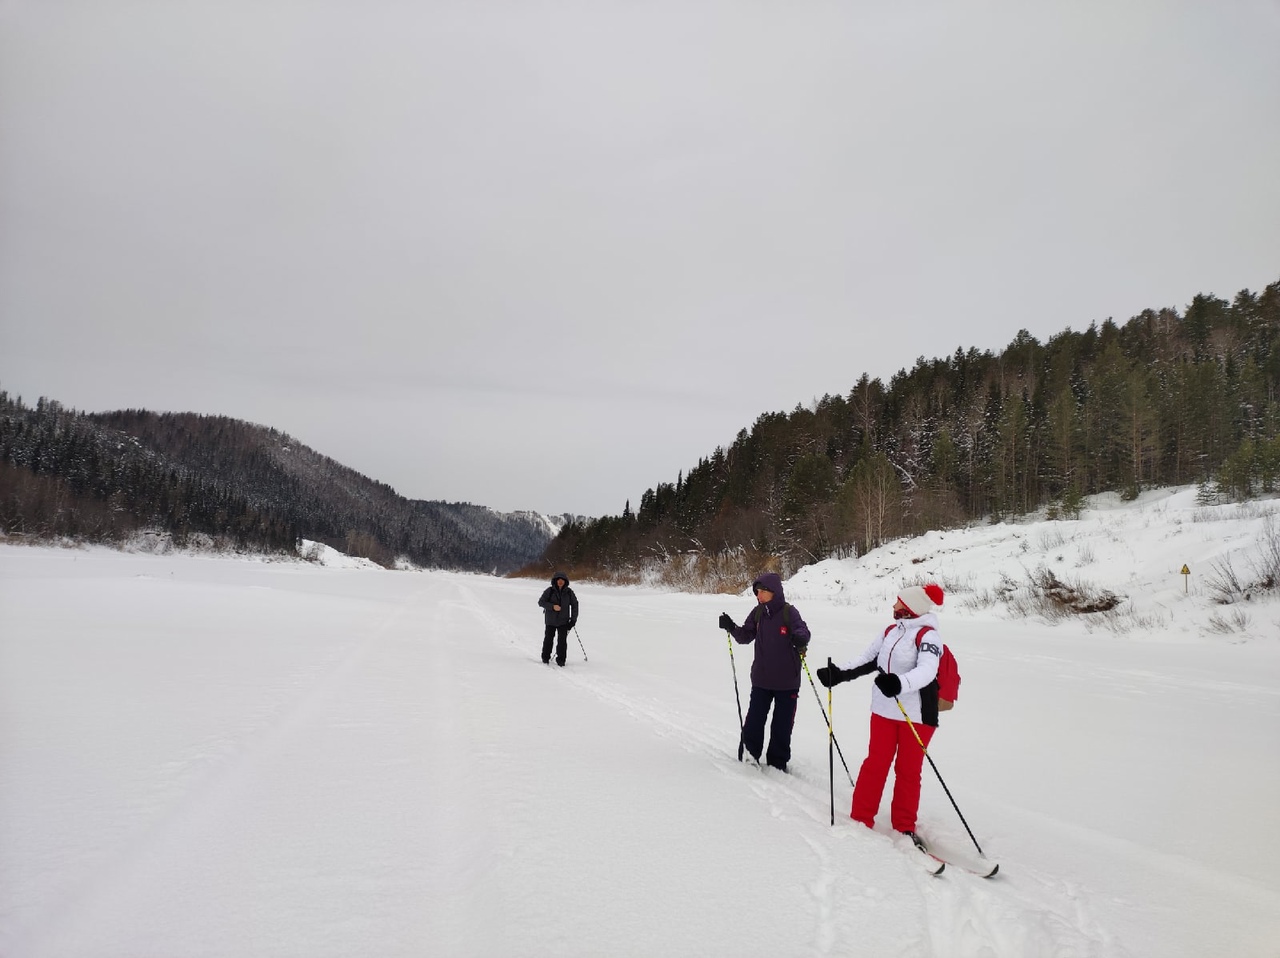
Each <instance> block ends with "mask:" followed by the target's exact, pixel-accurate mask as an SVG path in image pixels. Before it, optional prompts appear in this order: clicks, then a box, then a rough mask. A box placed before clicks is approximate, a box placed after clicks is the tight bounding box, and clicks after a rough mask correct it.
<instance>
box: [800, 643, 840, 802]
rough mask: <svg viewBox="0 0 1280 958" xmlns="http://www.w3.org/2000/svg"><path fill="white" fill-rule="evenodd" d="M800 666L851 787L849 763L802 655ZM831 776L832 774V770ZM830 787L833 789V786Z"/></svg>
mask: <svg viewBox="0 0 1280 958" xmlns="http://www.w3.org/2000/svg"><path fill="white" fill-rule="evenodd" d="M800 664H801V665H803V666H804V674H805V675H808V676H809V685H810V686H812V688H813V697H814V698H815V699H817V700H818V708H820V709H822V717H823V718H824V719H826V720H827V733H828V734H829V735H830V736H831V744H833V745H834V746H835V747H836V753H837V754H838V755H839V756H840V764H841V765H843V766H844V773H845V774H846V775H848V776H849V784H850V785H852V784H853V773H852V772H850V771H849V763H848V762H846V761H845V760H844V751H843V750H842V749H841V748H840V740H839V739H837V738H836V730H835V729H834V728H832V727H831V716H829V715H828V714H827V710H826V709H825V708H823V706H822V696H821V695H819V694H818V686H817V684H816V683H815V682H814V681H813V676H812V675H811V674H810V672H809V663H808V662H806V661H805V659H804V656H803V655H802V656H800ZM832 774H834V770H833V772H832ZM832 787H833V788H834V786H832ZM832 801H834V799H832Z"/></svg>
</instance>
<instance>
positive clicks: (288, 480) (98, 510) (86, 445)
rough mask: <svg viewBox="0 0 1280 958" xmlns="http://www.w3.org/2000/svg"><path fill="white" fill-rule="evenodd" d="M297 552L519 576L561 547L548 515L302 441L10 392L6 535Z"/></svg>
mask: <svg viewBox="0 0 1280 958" xmlns="http://www.w3.org/2000/svg"><path fill="white" fill-rule="evenodd" d="M144 530H149V531H161V532H164V533H167V534H168V535H170V536H171V537H172V538H173V540H174V541H175V542H176V543H177V544H179V545H183V544H186V543H188V542H192V541H202V540H203V541H209V542H213V543H216V544H218V545H219V546H222V547H226V548H232V549H237V550H241V551H260V552H284V553H291V554H292V553H294V552H295V551H296V547H297V543H298V541H299V540H300V539H304V538H305V539H311V540H315V541H318V542H323V543H325V544H326V545H330V546H332V547H333V548H335V549H338V550H339V551H342V552H345V553H346V554H348V555H354V556H361V557H364V558H368V559H372V560H374V561H375V562H378V563H380V564H382V565H385V566H391V565H394V564H395V563H396V562H397V560H399V559H406V560H408V561H410V562H412V563H414V564H416V565H421V566H425V567H431V568H446V569H463V570H468V571H479V572H494V571H497V572H506V571H509V570H511V569H513V568H516V567H517V566H520V565H522V564H524V563H527V562H529V561H530V560H531V559H533V558H535V557H536V556H538V555H539V554H540V553H541V552H542V549H543V547H544V546H545V545H546V543H547V541H548V540H549V539H550V538H551V529H550V527H549V526H548V525H547V523H546V522H545V521H544V520H543V518H542V517H540V516H536V515H534V514H532V513H497V512H494V511H493V510H491V509H488V508H485V507H484V506H478V505H473V504H471V503H446V502H436V501H427V500H411V499H405V498H404V497H402V496H400V495H399V494H398V493H396V491H395V490H394V489H392V488H391V487H390V486H388V485H386V484H385V483H381V482H375V481H374V480H372V479H369V478H368V477H366V476H364V475H361V474H360V473H358V472H356V471H355V470H354V469H351V468H349V467H347V466H344V465H342V464H341V463H338V462H335V461H334V460H333V459H330V458H329V457H327V456H323V455H321V454H319V453H318V452H316V451H315V450H313V449H310V448H309V447H307V446H305V445H303V444H302V443H300V442H298V441H297V440H295V439H293V438H291V437H290V436H288V435H286V434H284V433H282V432H279V431H277V430H275V429H270V428H267V427H265V426H258V425H254V424H252V423H247V422H243V421H242V420H237V419H231V418H228V417H225V416H204V415H197V414H195V413H154V412H149V411H146V410H138V409H129V410H121V411H117V412H106V413H84V412H79V411H76V410H73V409H67V408H65V407H64V406H62V405H61V404H60V403H58V402H56V401H52V400H48V399H41V400H40V401H39V402H38V403H37V404H36V406H35V407H34V408H30V407H27V406H26V405H25V404H23V402H22V401H21V399H20V398H16V397H11V396H9V395H8V394H7V393H6V392H3V391H0V533H4V534H5V535H16V536H26V537H32V538H37V539H43V538H51V537H67V538H72V539H79V540H85V541H94V542H121V541H124V540H125V539H127V538H129V537H130V536H132V535H135V534H137V533H139V532H141V531H144Z"/></svg>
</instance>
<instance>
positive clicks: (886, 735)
mask: <svg viewBox="0 0 1280 958" xmlns="http://www.w3.org/2000/svg"><path fill="white" fill-rule="evenodd" d="M915 728H916V731H917V732H918V733H920V740H921V741H922V742H924V744H925V745H928V744H929V740H930V739H931V738H933V733H934V731H935V729H934V727H933V726H931V725H921V724H920V723H919V722H917V723H916V726H915ZM895 753H896V755H897V759H896V761H895V758H894V755H895ZM890 765H892V766H893V803H892V804H891V805H890V807H889V818H890V821H891V822H892V823H893V830H894V831H897V832H914V831H915V830H916V813H917V811H919V809H920V769H921V768H922V767H923V765H924V749H922V748H921V747H920V742H917V741H916V737H915V735H913V734H912V732H911V726H909V725H907V723H906V722H904V721H898V720H895V719H887V718H885V717H884V716H883V715H876V714H875V713H874V712H873V713H872V714H871V740H870V742H869V743H868V745H867V757H866V759H865V760H864V761H863V763H862V768H860V769H859V770H858V783H857V784H856V785H854V786H853V810H852V811H851V812H850V813H849V815H850V817H851V818H853V820H854V821H856V822H862V824H864V825H866V826H867V828H871V827H872V826H873V825H874V824H875V822H876V812H877V811H879V810H880V796H881V795H883V794H884V783H885V781H886V779H888V777H889V766H890Z"/></svg>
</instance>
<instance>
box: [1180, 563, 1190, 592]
mask: <svg viewBox="0 0 1280 958" xmlns="http://www.w3.org/2000/svg"><path fill="white" fill-rule="evenodd" d="M1190 575H1191V570H1190V569H1189V568H1187V567H1186V566H1185V565H1184V566H1183V567H1182V594H1183V595H1186V594H1187V579H1188V578H1189V577H1190Z"/></svg>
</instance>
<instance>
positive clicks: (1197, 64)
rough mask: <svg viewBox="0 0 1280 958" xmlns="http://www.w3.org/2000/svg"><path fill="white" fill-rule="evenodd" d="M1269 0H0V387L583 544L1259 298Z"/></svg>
mask: <svg viewBox="0 0 1280 958" xmlns="http://www.w3.org/2000/svg"><path fill="white" fill-rule="evenodd" d="M1277 50H1280V0H1227V2H1224V3H1205V2H1202V0H1197V2H1188V3H1177V2H1134V0H1121V2H1116V0H1105V2H1088V0H1050V2H1037V3H1027V2H1025V0H991V2H963V0H948V2H936V3H930V2H908V3H903V2H890V0H831V2H815V0H788V2H786V3H783V2H780V0H775V2H762V0H723V2H721V0H670V2H667V0H645V2H637V0H626V2H621V0H581V2H570V0H543V2H539V0H511V2H498V0H457V2H441V0H415V2H408V0H406V2H396V0H297V2H292V0H0V387H3V388H6V389H8V390H9V392H11V393H17V394H20V395H22V396H23V398H24V399H25V400H26V401H28V402H29V403H34V401H35V399H36V398H37V397H38V396H40V395H46V396H49V397H50V398H54V399H58V400H60V401H62V402H63V403H65V404H67V405H71V406H75V407H77V408H80V409H86V410H91V411H97V410H106V409H115V408H121V407H142V408H147V409H153V410H157V411H164V410H169V411H195V412H202V413H211V414H224V415H228V416H234V417H237V418H243V419H247V420H250V421H252V422H256V423H261V424H264V425H269V426H274V427H276V428H278V429H281V430H283V431H285V432H288V433H290V434H291V435H293V436H294V437H295V438H296V439H298V440H300V441H302V442H304V443H306V444H307V445H310V446H312V447H313V448H315V449H317V450H319V451H320V452H322V453H324V454H326V455H329V456H332V457H333V458H334V459H337V460H338V461H340V462H343V463H345V464H346V465H349V466H351V467H353V468H355V469H357V470H359V471H360V472H363V473H365V474H366V475H368V476H370V477H372V478H375V479H379V480H381V481H384V482H387V483H390V484H391V485H392V486H394V487H395V488H396V489H397V490H398V491H399V492H401V493H402V494H404V495H406V496H409V497H413V498H424V499H446V500H451V501H456V500H465V501H471V502H476V503H480V504H483V505H488V506H492V507H494V508H498V509H502V510H509V509H537V510H540V511H544V512H575V513H583V514H590V515H600V514H605V513H617V512H620V511H621V509H622V506H623V503H624V502H625V501H626V500H627V499H630V500H631V502H632V505H633V506H635V505H637V504H638V501H639V497H640V495H641V493H642V492H643V491H644V490H645V489H646V488H648V487H651V486H654V485H656V484H657V483H658V482H674V481H675V478H676V474H677V472H679V471H680V470H682V469H688V468H689V467H690V466H692V465H694V464H695V463H696V462H697V460H698V458H699V457H700V456H704V455H709V454H710V453H711V452H712V451H713V450H714V449H715V447H716V446H719V445H728V444H729V443H730V442H732V440H733V438H734V435H735V434H736V433H737V431H738V430H739V429H740V428H743V427H749V426H750V425H751V423H752V422H754V420H755V419H756V417H757V416H758V415H759V414H761V413H763V412H768V411H775V410H786V411H789V410H791V409H793V408H794V407H795V406H796V405H797V404H798V403H800V404H808V403H810V402H812V400H813V399H814V398H815V397H819V396H821V395H823V394H824V393H847V392H848V390H849V388H850V387H851V386H852V385H853V384H854V382H855V381H856V380H857V378H858V377H859V376H860V375H861V374H862V373H863V372H867V373H869V374H870V375H872V376H879V377H881V378H883V379H885V380H887V379H888V378H889V377H890V376H892V375H893V373H894V372H896V371H897V370H898V369H900V368H902V367H904V366H910V365H912V364H913V363H914V362H915V359H916V358H917V357H919V356H927V357H934V356H943V355H948V354H950V353H952V352H954V351H955V349H956V348H957V347H965V348H968V347H970V346H976V347H978V348H979V349H993V350H999V349H1000V348H1002V347H1003V346H1005V345H1006V344H1007V343H1008V342H1009V341H1010V340H1011V339H1012V338H1013V337H1014V335H1015V334H1016V333H1017V331H1018V330H1019V329H1022V328H1026V329H1029V330H1030V331H1031V332H1032V333H1033V334H1034V335H1036V336H1037V337H1038V338H1040V339H1041V340H1044V339H1046V338H1047V337H1048V336H1050V335H1052V334H1054V333H1056V332H1060V331H1061V330H1063V329H1066V328H1072V329H1078V330H1082V329H1084V328H1086V327H1087V326H1088V325H1089V323H1090V322H1092V321H1101V320H1105V319H1106V318H1107V317H1109V316H1111V317H1114V318H1115V319H1116V320H1117V321H1120V322H1123V321H1124V320H1126V319H1127V318H1129V317H1130V316H1132V315H1134V314H1135V313H1137V312H1139V311H1141V310H1142V309H1144V308H1146V307H1160V306H1173V307H1176V308H1178V309H1182V308H1184V307H1185V306H1186V304H1187V303H1188V302H1189V301H1190V299H1191V297H1192V296H1193V295H1194V294H1195V293H1197V292H1213V293H1216V294H1218V295H1220V296H1223V297H1226V298H1230V297H1232V296H1233V295H1234V294H1235V293H1236V292H1237V291H1238V290H1240V289H1242V288H1246V287H1247V288H1249V289H1253V290H1255V291H1257V290H1260V289H1261V288H1262V287H1264V286H1266V285H1267V284H1268V283H1271V282H1274V281H1276V280H1277V279H1280V55H1277Z"/></svg>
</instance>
